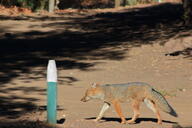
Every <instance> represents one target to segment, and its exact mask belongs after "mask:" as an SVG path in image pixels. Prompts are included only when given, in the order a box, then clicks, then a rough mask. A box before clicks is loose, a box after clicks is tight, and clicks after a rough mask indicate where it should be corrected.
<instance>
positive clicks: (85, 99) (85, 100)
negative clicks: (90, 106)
mask: <svg viewBox="0 0 192 128" xmlns="http://www.w3.org/2000/svg"><path fill="white" fill-rule="evenodd" d="M88 100H89V98H87V97H83V98H82V99H81V101H83V102H87V101H88Z"/></svg>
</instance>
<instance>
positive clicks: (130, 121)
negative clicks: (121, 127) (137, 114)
mask: <svg viewBox="0 0 192 128" xmlns="http://www.w3.org/2000/svg"><path fill="white" fill-rule="evenodd" d="M127 123H128V124H135V123H136V122H135V121H133V120H128V121H127Z"/></svg>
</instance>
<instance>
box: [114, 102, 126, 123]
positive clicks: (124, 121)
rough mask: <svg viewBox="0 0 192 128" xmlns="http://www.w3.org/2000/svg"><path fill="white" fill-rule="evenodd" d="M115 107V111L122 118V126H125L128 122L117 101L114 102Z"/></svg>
mask: <svg viewBox="0 0 192 128" xmlns="http://www.w3.org/2000/svg"><path fill="white" fill-rule="evenodd" d="M112 103H113V105H114V108H115V111H116V112H117V114H118V115H119V116H120V118H121V124H125V123H126V120H125V117H124V116H123V114H122V111H121V107H120V104H119V102H118V101H117V100H114V101H113V102H112Z"/></svg>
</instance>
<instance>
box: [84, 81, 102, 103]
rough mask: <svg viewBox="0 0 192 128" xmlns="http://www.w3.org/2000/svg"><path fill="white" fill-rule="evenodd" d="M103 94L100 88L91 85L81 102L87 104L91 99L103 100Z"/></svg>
mask: <svg viewBox="0 0 192 128" xmlns="http://www.w3.org/2000/svg"><path fill="white" fill-rule="evenodd" d="M103 98H104V93H103V90H102V88H101V87H100V86H99V85H98V84H96V83H93V84H92V85H91V87H90V88H88V89H87V90H86V92H85V96H84V97H83V98H82V99H81V101H83V102H87V101H89V100H91V99H103Z"/></svg>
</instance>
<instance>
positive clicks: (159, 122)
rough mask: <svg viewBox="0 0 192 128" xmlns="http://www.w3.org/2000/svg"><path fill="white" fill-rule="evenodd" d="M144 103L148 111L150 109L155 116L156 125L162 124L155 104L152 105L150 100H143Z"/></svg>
mask: <svg viewBox="0 0 192 128" xmlns="http://www.w3.org/2000/svg"><path fill="white" fill-rule="evenodd" d="M144 102H145V104H146V105H147V107H148V108H149V109H151V110H152V111H153V112H154V113H155V114H156V116H157V119H158V121H157V123H158V124H162V119H161V116H160V112H159V109H158V108H157V106H156V104H155V103H153V102H152V101H151V100H148V99H144Z"/></svg>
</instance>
